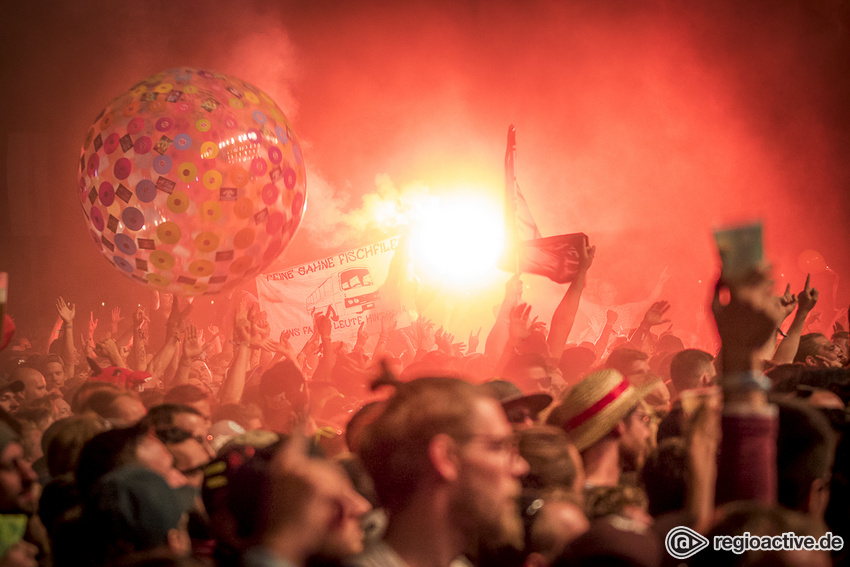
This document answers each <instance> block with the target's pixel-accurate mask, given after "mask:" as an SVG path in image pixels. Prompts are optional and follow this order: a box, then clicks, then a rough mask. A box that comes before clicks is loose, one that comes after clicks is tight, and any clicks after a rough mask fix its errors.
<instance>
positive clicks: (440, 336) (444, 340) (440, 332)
mask: <svg viewBox="0 0 850 567" xmlns="http://www.w3.org/2000/svg"><path fill="white" fill-rule="evenodd" d="M434 342H436V343H437V348H439V349H440V350H441V351H443V352H444V353H446V354H448V355H452V354H453V353H452V343H453V342H454V336H453V335H452V334H451V333H447V332H446V331H445V329H443V328H442V327H440V328H439V329H437V332H436V333H434Z"/></svg>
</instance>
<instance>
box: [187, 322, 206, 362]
mask: <svg viewBox="0 0 850 567" xmlns="http://www.w3.org/2000/svg"><path fill="white" fill-rule="evenodd" d="M203 352H204V347H203V345H202V344H201V340H200V337H199V336H198V328H197V327H196V326H194V325H187V326H186V340H184V341H183V356H185V357H186V358H188V359H189V360H197V359H198V358H200V356H201V354H203Z"/></svg>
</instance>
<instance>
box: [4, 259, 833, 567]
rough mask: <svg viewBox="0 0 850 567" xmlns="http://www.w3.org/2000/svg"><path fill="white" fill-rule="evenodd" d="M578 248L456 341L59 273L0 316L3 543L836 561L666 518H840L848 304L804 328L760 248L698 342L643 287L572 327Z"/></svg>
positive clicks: (127, 560) (815, 521)
mask: <svg viewBox="0 0 850 567" xmlns="http://www.w3.org/2000/svg"><path fill="white" fill-rule="evenodd" d="M594 254H595V248H594V247H590V246H587V247H585V248H583V249H582V250H581V251H580V254H579V255H580V260H579V268H578V273H577V275H576V277H575V279H574V280H573V281H572V282H571V283H570V284H568V285H566V286H565V287H566V289H565V293H564V295H563V298H562V299H561V301H560V303H559V304H558V306H557V308H556V310H555V312H554V314H553V316H552V319H551V321H549V322H547V323H543V322H541V321H539V320H537V319H536V318H535V317H534V314H533V312H532V311H533V309H532V306H530V305H527V304H525V303H522V300H521V297H520V294H521V291H522V283H521V282H520V280H519V278H518V277H516V276H515V277H513V278H511V279H510V280H509V281H508V283H507V285H506V289H505V299H504V302H503V303H502V305H501V307H500V308H499V311H498V316H497V320H496V323H495V325H494V326H493V327H492V328H491V329H489V330H487V331H486V332H485V333H484V335H483V337H482V336H481V331H479V332H477V333H473V334H470V336H469V337H468V338H467V337H464V339H466V340H465V342H461V341H460V340H459V338H458V337H453V336H452V335H451V334H449V333H447V332H446V331H445V330H444V329H441V328H435V326H434V325H433V324H431V323H430V322H429V321H428V320H427V319H425V318H420V319H418V320H416V321H415V322H414V323H413V324H412V325H410V326H409V327H406V328H403V329H399V328H397V323H396V321H395V319H394V318H393V317H391V316H388V317H385V318H383V319H382V320H381V328H380V333H378V334H375V333H373V334H372V336H370V335H369V334H367V333H366V332H365V331H364V330H363V329H362V327H361V329H360V330H359V332H358V334H357V340H356V342H355V344H353V345H351V344H345V343H342V342H340V341H339V340H338V339H336V338H335V337H334V332H333V326H332V324H331V321H330V320H329V319H328V318H327V317H326V316H324V315H318V316H317V317H316V318H315V328H314V333H313V335H312V337H311V338H310V339H309V340H308V341H307V342H306V344H305V345H304V347H303V348H301V349H300V351H296V349H294V348H293V347H292V345H291V344H290V342H289V338H290V337H288V336H286V335H285V334H284V335H281V336H279V337H272V336H270V325H269V321H268V320H267V316H266V314H265V313H264V312H263V311H261V310H260V308H259V305H258V304H257V303H255V302H251V301H248V300H244V299H242V300H237V301H238V302H239V304H238V305H233V306H232V307H233V310H232V311H233V312H234V313H235V316H234V317H233V319H232V320H228V321H220V322H218V325H217V326H210V327H208V328H204V329H200V328H197V327H196V326H195V325H193V316H192V308H191V305H190V304H189V303H188V302H187V301H186V300H185V299H181V298H176V297H175V298H172V300H171V301H170V302H164V303H163V305H162V306H161V308H160V311H159V313H157V314H156V316H154V313H150V312H148V311H146V310H145V309H144V308H142V307H139V308H138V309H137V310H136V311H135V312H134V313H132V314H131V315H128V316H126V317H122V314H121V313H120V311H119V310H117V309H116V310H114V311H113V316H112V317H111V320H110V323H111V324H110V325H109V328H104V327H106V325H102V324H99V323H98V322H97V321H96V320H95V319H94V317H93V316H89V317H88V318H87V317H85V316H83V314H82V313H77V312H76V309H75V306H74V303H73V298H58V299H57V300H56V310H57V316H58V319H57V325H56V327H55V328H54V329H53V331H52V333H51V330H50V329H45V330H44V331H43V334H41V335H38V336H36V335H33V336H22V335H21V334H20V333H17V334H15V330H14V326H15V323H14V322H13V321H12V319H10V318H9V317H8V316H7V317H6V318H5V321H4V328H3V342H2V345H3V349H2V352H0V362H2V366H0V566H23V565H56V566H57V567H62V566H101V565H151V566H153V565H157V566H160V565H181V566H182V565H223V566H227V565H246V566H250V567H254V566H258V567H259V566H287V567H302V566H305V565H310V566H314V567H317V566H325V565H327V566H330V565H349V566H357V567H405V566H407V567H446V566H448V565H454V566H455V567H461V566H463V565H466V566H481V567H490V566H493V567H520V566H527V567H547V566H550V565H555V566H559V567H560V566H564V567H566V566H573V565H636V566H644V565H645V566H656V565H659V566H660V565H679V564H681V563H683V562H685V563H689V564H691V565H714V564H721V563H722V564H724V565H830V564H833V562H834V564H843V563H845V562H846V561H847V553H846V550H844V549H843V548H841V549H837V548H838V547H840V546H838V545H833V547H835V548H836V549H832V550H781V551H779V550H753V551H748V552H747V553H743V554H741V553H735V552H734V551H719V550H713V549H712V547H711V546H709V547H708V548H707V549H704V550H701V551H699V552H698V553H696V554H694V555H693V556H692V557H691V558H689V559H683V560H680V559H677V558H675V557H673V556H672V555H671V553H670V552H669V551H668V549H667V548H666V547H665V537H666V536H667V534H668V533H669V532H670V530H672V529H673V528H676V527H681V526H685V527H688V528H690V529H692V530H693V531H694V532H695V533H697V534H702V535H704V536H706V537H708V538H709V540H710V541H713V538H714V536H717V535H740V534H743V533H744V532H749V533H750V534H751V535H754V536H782V535H783V534H786V533H788V532H793V533H794V534H796V535H798V536H806V535H809V536H813V537H814V538H821V537H822V536H824V535H825V534H829V535H831V536H839V537H840V538H843V541H847V539H848V537H850V514H848V511H850V500H849V499H850V486H848V459H847V452H848V447H847V441H846V438H845V437H844V435H843V434H844V430H845V428H846V426H847V412H846V404H847V401H848V397H850V373H848V368H847V364H848V332H847V330H845V329H846V328H847V320H846V318H844V317H840V318H838V319H837V320H838V323H836V325H835V327H834V328H833V329H832V330H831V331H830V333H829V336H827V335H825V334H821V333H818V332H812V330H811V329H810V328H809V327H808V319H809V314H810V313H811V312H812V309H813V308H814V307H815V305H816V303H817V300H818V292H817V290H815V289H813V288H812V287H811V286H810V285H809V282H808V280H807V281H806V283H805V285H804V286H803V288H802V289H801V290H800V291H799V292H798V293H796V294H795V293H792V291H791V289H790V288H789V289H786V290H785V293H784V294H783V295H780V296H777V295H775V293H774V291H773V286H772V282H771V281H770V275H769V273H768V272H767V271H765V270H755V271H753V272H752V273H750V274H749V275H748V277H746V278H743V279H737V280H736V281H723V280H721V281H718V282H717V285H716V286H715V290H714V296H713V301H712V305H711V310H712V312H713V315H714V320H715V322H716V327H717V331H718V334H719V337H720V344H721V348H720V350H719V351H717V352H715V351H714V348H713V347H711V346H708V345H698V344H686V342H685V341H683V338H682V337H679V336H677V335H676V334H675V333H674V332H670V330H669V328H668V323H669V319H668V317H667V313H668V310H669V308H670V305H669V304H668V302H666V301H664V300H663V299H660V298H658V299H659V300H658V301H651V302H648V303H647V305H646V306H645V309H642V310H641V312H640V313H633V314H632V316H631V319H633V321H632V322H630V323H629V324H628V325H626V324H625V321H620V322H619V323H618V321H617V313H616V311H614V310H613V309H608V308H607V307H604V306H601V305H597V304H593V305H591V306H590V308H592V309H595V310H603V311H604V313H605V321H604V326H603V327H602V328H601V329H594V330H592V332H591V330H590V329H588V330H582V331H583V334H581V336H582V338H583V339H584V341H583V342H582V343H580V344H569V343H568V342H567V340H568V337H569V336H570V333H571V331H572V330H573V326H574V322H575V321H576V315H577V313H578V312H579V308H580V304H581V301H582V299H581V296H582V292H583V290H584V287H585V278H586V274H587V271H588V270H589V269H591V265H592V263H593V258H594ZM601 312H602V311H600V313H601ZM12 315H13V316H14V313H12ZM788 320H790V324H789V322H788ZM154 321H159V322H160V323H162V324H158V323H157V324H155V323H154ZM584 331H587V332H584ZM591 335H592V336H591ZM686 340H688V339H687V338H686ZM818 541H822V540H818ZM827 541H838V540H837V539H835V537H832V539H830V538H827Z"/></svg>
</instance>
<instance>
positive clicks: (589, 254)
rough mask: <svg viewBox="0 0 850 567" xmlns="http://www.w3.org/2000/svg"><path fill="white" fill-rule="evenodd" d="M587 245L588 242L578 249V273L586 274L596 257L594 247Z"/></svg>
mask: <svg viewBox="0 0 850 567" xmlns="http://www.w3.org/2000/svg"><path fill="white" fill-rule="evenodd" d="M588 244H589V243H588V242H585V244H584V246H579V247H578V269H579V271H583V272H586V271H587V270H588V269H589V268H590V266H591V264H593V258H595V257H596V246H589V245H588Z"/></svg>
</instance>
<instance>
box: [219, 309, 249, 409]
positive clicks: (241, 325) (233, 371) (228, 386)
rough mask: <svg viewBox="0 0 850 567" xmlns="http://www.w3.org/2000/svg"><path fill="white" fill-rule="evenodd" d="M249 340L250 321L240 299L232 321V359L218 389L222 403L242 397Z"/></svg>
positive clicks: (233, 402)
mask: <svg viewBox="0 0 850 567" xmlns="http://www.w3.org/2000/svg"><path fill="white" fill-rule="evenodd" d="M250 341H251V322H250V321H249V320H248V309H247V307H246V306H245V302H244V301H242V302H241V303H240V306H239V308H238V309H237V310H236V314H235V317H234V321H233V361H232V362H231V363H230V368H228V370H227V374H226V375H225V378H224V381H222V383H221V390H219V402H220V403H221V404H222V405H224V404H235V403H239V401H240V400H241V399H242V394H243V393H244V392H245V379H246V378H247V376H248V361H249V359H250V356H251V354H250V344H249V343H250Z"/></svg>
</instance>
